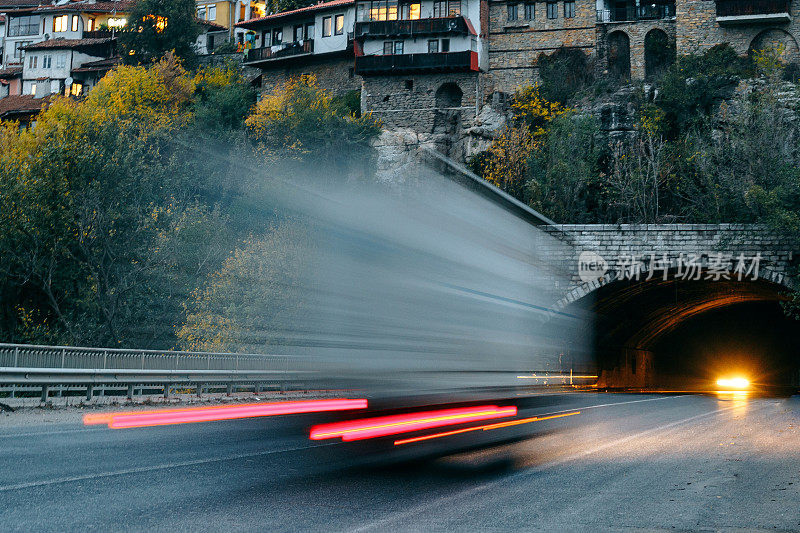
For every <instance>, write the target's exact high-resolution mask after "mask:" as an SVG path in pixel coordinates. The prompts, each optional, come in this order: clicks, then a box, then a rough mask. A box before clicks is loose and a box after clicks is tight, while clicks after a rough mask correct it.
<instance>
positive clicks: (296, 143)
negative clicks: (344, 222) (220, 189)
mask: <svg viewBox="0 0 800 533" xmlns="http://www.w3.org/2000/svg"><path fill="white" fill-rule="evenodd" d="M344 107H345V106H344V105H343V104H342V103H337V102H336V101H335V100H334V99H333V98H332V97H331V96H330V95H328V94H327V93H326V92H325V91H323V90H322V89H320V87H319V85H318V83H317V80H316V78H315V77H314V76H311V75H304V76H300V77H299V78H293V79H291V80H289V81H288V82H287V83H286V84H285V85H282V86H280V87H278V88H276V89H275V90H274V91H273V92H272V93H270V94H265V95H263V96H262V98H261V100H260V101H259V102H258V104H256V106H255V108H254V109H253V113H252V114H251V115H250V116H249V117H248V118H247V120H246V126H247V130H248V134H249V136H250V138H251V139H252V140H253V141H254V142H255V143H256V145H257V147H258V149H259V151H260V152H261V154H262V156H264V157H265V158H266V159H267V160H268V161H271V162H276V161H279V160H280V161H284V162H285V161H287V160H294V161H303V162H308V161H316V162H324V163H325V165H329V166H331V167H332V168H334V169H337V170H338V171H347V170H349V169H351V167H352V164H353V162H354V161H364V160H366V159H367V158H368V157H369V156H370V154H371V153H372V148H371V146H370V142H371V140H372V139H374V138H375V137H376V136H377V135H378V134H379V133H380V123H379V122H378V121H377V120H375V119H373V118H372V115H371V114H366V115H363V116H360V117H357V116H355V115H354V114H351V113H348V112H347V110H346V109H345V108H344Z"/></svg>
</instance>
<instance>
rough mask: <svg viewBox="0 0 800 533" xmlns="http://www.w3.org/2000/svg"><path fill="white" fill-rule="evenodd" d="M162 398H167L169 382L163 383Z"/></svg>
mask: <svg viewBox="0 0 800 533" xmlns="http://www.w3.org/2000/svg"><path fill="white" fill-rule="evenodd" d="M164 398H169V383H164Z"/></svg>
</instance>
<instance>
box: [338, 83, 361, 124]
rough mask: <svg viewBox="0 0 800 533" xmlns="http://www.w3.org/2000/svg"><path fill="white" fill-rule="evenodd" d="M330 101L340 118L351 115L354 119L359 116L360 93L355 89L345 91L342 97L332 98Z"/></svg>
mask: <svg viewBox="0 0 800 533" xmlns="http://www.w3.org/2000/svg"><path fill="white" fill-rule="evenodd" d="M331 100H332V102H331V103H332V104H333V106H334V107H337V108H338V109H339V110H340V111H339V112H340V113H341V114H342V116H346V115H353V116H354V117H356V118H358V117H360V116H361V91H358V90H355V89H354V90H352V91H347V92H346V93H344V94H342V95H339V96H334V97H333V98H332V99H331Z"/></svg>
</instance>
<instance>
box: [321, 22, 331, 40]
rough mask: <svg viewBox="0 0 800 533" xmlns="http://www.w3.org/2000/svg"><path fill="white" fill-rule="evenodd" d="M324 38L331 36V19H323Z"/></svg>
mask: <svg viewBox="0 0 800 533" xmlns="http://www.w3.org/2000/svg"><path fill="white" fill-rule="evenodd" d="M322 36H323V37H330V36H331V17H322Z"/></svg>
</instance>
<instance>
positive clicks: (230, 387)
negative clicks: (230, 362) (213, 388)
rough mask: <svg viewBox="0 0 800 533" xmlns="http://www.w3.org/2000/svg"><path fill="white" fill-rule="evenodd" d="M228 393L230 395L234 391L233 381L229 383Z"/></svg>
mask: <svg viewBox="0 0 800 533" xmlns="http://www.w3.org/2000/svg"><path fill="white" fill-rule="evenodd" d="M227 393H228V396H230V395H231V394H232V393H233V383H228V389H227Z"/></svg>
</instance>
